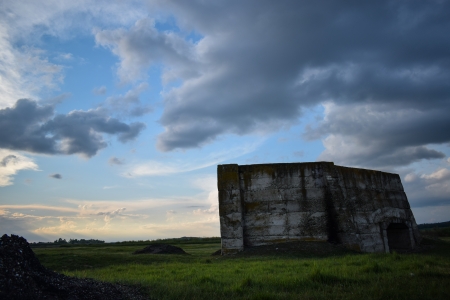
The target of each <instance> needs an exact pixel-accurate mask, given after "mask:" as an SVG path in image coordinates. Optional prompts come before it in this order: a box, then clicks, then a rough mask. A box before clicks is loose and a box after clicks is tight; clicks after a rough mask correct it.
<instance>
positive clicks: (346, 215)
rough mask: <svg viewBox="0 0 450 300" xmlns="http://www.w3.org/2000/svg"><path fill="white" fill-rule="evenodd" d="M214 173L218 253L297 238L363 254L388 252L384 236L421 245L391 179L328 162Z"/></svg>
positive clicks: (224, 169)
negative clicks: (329, 243) (325, 243)
mask: <svg viewBox="0 0 450 300" xmlns="http://www.w3.org/2000/svg"><path fill="white" fill-rule="evenodd" d="M217 173H218V189H219V214H220V228H221V236H222V253H223V254H228V253H234V252H237V251H241V250H243V249H244V248H245V247H247V246H257V245H264V244H270V243H278V242H285V241H296V240H306V241H308V240H314V241H332V242H336V243H343V244H345V245H347V246H348V247H350V248H353V249H357V250H361V251H364V252H384V251H386V252H388V251H389V244H390V241H389V239H388V236H389V237H390V239H391V240H392V239H393V237H394V236H398V237H400V236H402V237H403V240H404V237H405V236H406V237H407V236H409V237H410V244H409V246H408V247H414V245H415V244H416V243H418V242H419V241H420V235H419V231H418V228H417V224H416V222H415V220H414V216H413V214H412V212H411V209H410V206H409V203H408V199H407V198H406V194H405V192H404V190H403V186H402V183H401V181H400V177H399V176H398V175H397V174H391V173H384V172H380V171H373V170H365V169H355V168H346V167H341V166H335V165H334V164H333V163H332V162H317V163H291V164H262V165H242V166H239V165H236V164H231V165H219V166H218V169H217ZM391 224H400V225H398V226H397V227H398V228H400V229H391V228H388V227H389V226H390V225H391ZM402 224H403V225H402ZM399 226H400V227H399ZM402 226H403V227H402ZM391 227H392V226H391ZM397 227H396V228H397ZM392 228H393V227H392ZM395 230H397V231H398V232H399V233H397V231H395ZM388 232H389V234H388ZM402 232H403V234H402ZM405 234H406V235H405ZM391 242H392V241H391ZM391 244H392V245H397V244H398V243H397V244H396V243H395V242H394V243H391ZM405 247H406V246H405Z"/></svg>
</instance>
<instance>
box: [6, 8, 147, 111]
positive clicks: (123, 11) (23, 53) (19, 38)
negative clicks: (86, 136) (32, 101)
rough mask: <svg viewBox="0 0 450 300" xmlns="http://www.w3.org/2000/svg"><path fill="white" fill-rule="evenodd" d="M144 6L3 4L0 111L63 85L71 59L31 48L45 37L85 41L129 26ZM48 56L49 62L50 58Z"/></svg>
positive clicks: (145, 13) (142, 11)
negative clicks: (96, 32) (97, 31)
mask: <svg viewBox="0 0 450 300" xmlns="http://www.w3.org/2000/svg"><path fill="white" fill-rule="evenodd" d="M142 6H143V3H140V2H137V1H132V2H128V1H127V2H126V3H125V2H114V3H112V2H110V1H106V0H83V1H59V0H47V1H45V2H41V1H40V2H36V1H32V0H24V1H6V2H2V7H1V10H0V78H1V84H0V94H1V95H2V97H1V98H0V108H4V107H8V106H12V105H14V103H15V101H16V100H17V99H18V98H39V95H40V93H42V92H44V93H46V92H48V91H49V90H50V91H51V90H56V89H57V88H58V86H59V85H60V84H61V83H62V80H63V79H64V73H63V72H64V68H63V66H61V65H59V64H56V63H53V62H52V60H53V59H56V60H57V61H65V62H67V61H68V59H70V58H71V54H70V53H56V55H55V53H48V52H46V51H44V50H42V49H39V48H36V47H30V46H28V45H33V44H34V45H36V44H37V45H39V42H40V41H39V39H40V38H41V37H42V36H44V35H47V36H52V37H56V38H63V39H68V38H70V37H71V35H73V33H74V32H78V33H81V34H82V35H83V34H84V35H88V34H89V33H90V31H91V30H92V28H93V27H94V26H112V25H116V26H117V25H129V24H131V23H132V22H134V21H135V20H136V19H137V18H142V17H144V16H146V15H147V12H146V11H145V10H144V9H143V7H142ZM52 56H54V57H53V58H52Z"/></svg>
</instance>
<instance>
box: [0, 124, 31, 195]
mask: <svg viewBox="0 0 450 300" xmlns="http://www.w3.org/2000/svg"><path fill="white" fill-rule="evenodd" d="M3 128H4V127H3ZM21 170H34V171H37V170H38V166H37V164H36V163H35V162H34V161H33V160H32V159H31V158H29V157H26V156H24V155H21V154H20V153H17V152H14V151H9V150H5V149H0V187H1V186H8V185H12V184H13V180H12V178H13V176H14V175H15V174H17V172H19V171H21Z"/></svg>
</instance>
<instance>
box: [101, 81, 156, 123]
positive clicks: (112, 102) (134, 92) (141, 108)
mask: <svg viewBox="0 0 450 300" xmlns="http://www.w3.org/2000/svg"><path fill="white" fill-rule="evenodd" d="M147 88H148V84H147V83H141V84H139V85H138V86H136V87H134V88H133V89H131V90H129V91H128V92H127V93H126V94H125V95H120V96H112V97H108V98H107V99H106V101H105V102H104V103H102V104H101V105H100V106H99V107H100V108H102V109H105V110H107V111H110V112H111V113H115V114H120V115H124V116H131V117H140V116H143V115H145V114H147V113H149V112H152V111H153V108H152V107H151V106H150V105H143V104H142V103H141V101H140V99H139V96H140V94H141V93H142V92H144V91H145V90H146V89H147Z"/></svg>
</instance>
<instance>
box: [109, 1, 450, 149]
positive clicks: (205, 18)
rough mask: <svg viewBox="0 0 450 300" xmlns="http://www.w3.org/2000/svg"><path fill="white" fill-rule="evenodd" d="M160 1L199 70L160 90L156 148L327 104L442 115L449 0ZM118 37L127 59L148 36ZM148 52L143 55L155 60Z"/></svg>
mask: <svg viewBox="0 0 450 300" xmlns="http://www.w3.org/2000/svg"><path fill="white" fill-rule="evenodd" d="M162 3H163V4H162V5H163V6H166V7H168V9H169V10H171V11H173V12H174V14H175V15H176V17H177V19H178V20H179V24H180V26H181V27H182V28H185V29H187V30H190V29H194V30H197V31H198V32H200V34H202V35H203V36H204V38H203V39H202V40H201V41H200V42H199V43H198V44H197V45H196V46H195V51H196V52H195V53H196V56H195V57H196V60H195V61H193V62H191V63H193V64H195V68H196V71H197V73H196V74H189V76H187V75H184V77H183V75H180V76H181V79H183V80H184V82H183V84H182V85H181V86H179V87H177V88H174V89H172V90H171V91H170V92H168V93H167V94H165V109H164V113H163V115H162V117H161V120H160V122H161V124H162V125H163V126H164V127H165V132H164V133H162V134H161V135H160V136H159V142H158V145H159V148H160V149H161V150H164V151H170V150H173V149H176V148H190V147H197V146H199V145H202V144H204V143H205V142H208V141H211V140H213V139H214V138H215V137H217V136H218V135H221V134H226V133H235V134H248V133H252V132H258V131H265V130H269V131H270V130H277V129H279V128H281V127H283V126H289V125H291V124H293V123H295V122H296V121H298V118H299V117H301V114H302V109H303V108H305V107H310V106H314V105H317V104H320V103H323V102H326V101H331V102H334V103H337V104H341V105H351V104H360V103H368V104H373V105H381V104H382V105H387V107H386V108H387V109H389V110H390V109H393V110H396V109H398V108H404V107H408V108H411V109H417V110H421V111H423V112H424V114H426V115H428V116H429V117H432V115H433V112H429V114H428V112H427V109H428V108H431V107H433V108H438V109H441V110H443V112H446V113H448V107H449V99H450V85H449V84H448V82H450V37H449V35H448V32H450V18H448V15H449V14H450V2H449V1H345V2H343V1H282V2H274V1H245V2H242V1H214V2H204V1H189V2H186V1H176V0H173V1H164V2H162ZM121 34H122V37H121V38H120V39H117V40H116V43H117V45H118V46H117V47H122V48H121V49H122V51H120V52H119V51H117V52H116V53H117V54H118V55H120V56H121V58H122V61H123V62H126V61H128V60H129V59H130V57H132V55H133V53H134V52H136V51H138V49H141V46H142V43H140V42H138V41H139V39H138V38H137V37H139V36H144V35H145V34H146V32H145V31H144V29H143V28H142V27H138V26H136V27H135V28H133V29H132V30H130V33H124V32H123V31H122V32H121ZM116 36H117V35H116ZM131 38H133V39H131ZM125 45H126V47H125ZM116 49H119V48H116ZM124 49H127V50H124ZM149 49H150V50H149V51H148V53H147V52H141V56H140V57H141V59H143V57H147V61H149V60H150V58H151V59H153V60H155V59H156V58H155V52H152V51H151V48H149ZM172 52H173V51H172ZM150 53H151V54H150ZM186 56H187V55H186ZM161 59H162V58H161ZM165 62H166V63H167V64H169V65H170V67H171V68H172V69H173V68H176V62H172V64H171V61H170V59H167V58H166V60H165ZM122 68H123V70H125V69H126V68H127V65H126V64H124V63H122ZM123 70H122V71H123ZM131 71H132V70H130V72H131ZM414 123H415V120H414V118H410V119H409V123H408V124H404V125H405V126H409V125H413V124H414ZM428 125H429V126H434V125H432V124H431V123H430V124H428ZM204 127H208V128H204ZM431 128H432V127H427V128H421V129H420V130H419V131H417V134H419V135H422V137H418V139H421V138H422V139H423V140H426V139H427V137H426V135H428V133H427V132H430V131H431ZM432 135H433V136H434V137H433V138H431V137H430V138H429V140H436V141H447V142H448V141H449V139H448V135H447V134H445V133H444V132H443V131H442V130H439V131H438V132H433V133H432ZM400 138H401V137H400ZM408 143H409V142H406V144H408ZM399 145H400V143H399ZM433 155H434V156H436V155H435V154H433ZM433 155H432V156H433Z"/></svg>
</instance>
